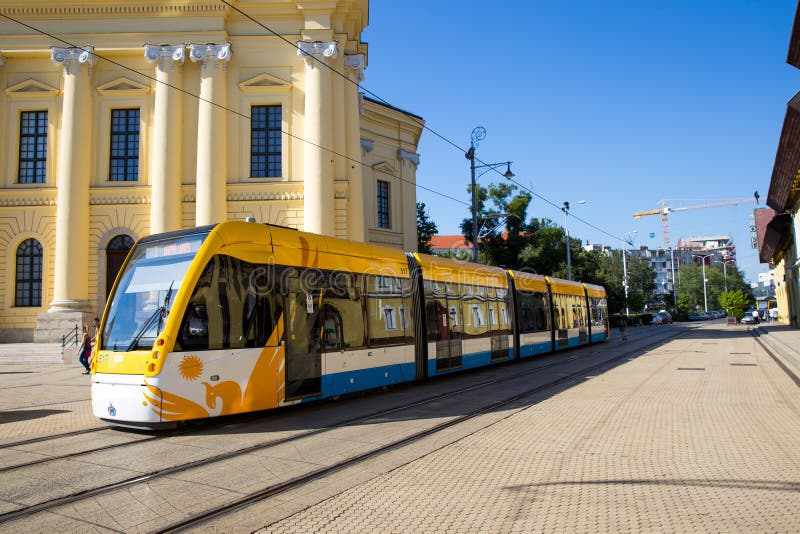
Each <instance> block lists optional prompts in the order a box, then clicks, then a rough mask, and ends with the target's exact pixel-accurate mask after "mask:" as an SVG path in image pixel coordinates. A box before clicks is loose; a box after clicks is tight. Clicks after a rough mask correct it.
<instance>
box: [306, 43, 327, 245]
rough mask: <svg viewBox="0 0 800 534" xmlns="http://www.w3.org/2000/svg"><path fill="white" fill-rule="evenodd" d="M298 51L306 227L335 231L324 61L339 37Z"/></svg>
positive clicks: (312, 44)
mask: <svg viewBox="0 0 800 534" xmlns="http://www.w3.org/2000/svg"><path fill="white" fill-rule="evenodd" d="M297 46H298V50H297V55H299V56H300V57H302V58H303V59H304V60H305V64H306V86H305V91H306V95H305V116H304V129H305V133H304V135H303V137H304V139H305V143H304V144H303V211H304V213H303V219H304V230H305V231H306V232H313V233H315V234H323V235H335V231H336V229H335V224H334V198H333V165H332V163H331V160H333V157H332V156H333V154H332V153H331V151H330V150H331V148H332V146H333V145H332V143H331V141H332V140H331V139H330V138H328V137H327V136H326V135H325V134H326V133H327V132H330V131H331V122H332V120H333V119H332V112H331V73H330V69H328V68H326V67H325V66H324V65H322V64H321V63H322V62H325V61H326V60H327V59H328V58H335V57H336V53H337V43H336V41H328V42H320V41H315V42H305V41H300V42H298V43H297Z"/></svg>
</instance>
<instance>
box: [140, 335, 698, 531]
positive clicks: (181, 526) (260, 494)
mask: <svg viewBox="0 0 800 534" xmlns="http://www.w3.org/2000/svg"><path fill="white" fill-rule="evenodd" d="M683 333H685V332H681V333H678V334H677V335H674V336H670V337H669V340H671V339H675V338H677V337H680V336H681V335H682V334H683ZM663 341H666V340H664V339H660V340H658V341H653V342H651V343H649V344H647V345H646V346H644V347H638V348H637V349H635V351H637V352H638V351H646V350H649V349H650V348H652V347H653V346H656V345H660V344H661V343H662V342H663ZM631 352H633V351H628V352H625V353H623V354H621V355H618V356H615V357H612V358H610V359H607V360H603V361H601V362H598V363H596V364H594V365H591V366H589V367H585V368H583V369H579V370H578V371H575V372H573V373H570V374H568V375H565V376H562V377H559V378H556V379H554V380H551V381H549V382H547V383H545V384H542V385H539V386H535V387H532V388H530V389H527V390H525V391H522V392H520V393H517V394H515V395H512V396H510V397H507V398H505V399H502V400H499V401H496V402H493V403H491V404H489V405H486V406H483V407H481V408H478V409H476V410H473V411H471V412H469V413H467V414H464V415H461V416H458V417H455V418H453V419H451V420H449V421H445V422H442V423H439V424H437V425H435V426H433V427H430V428H427V429H425V430H422V431H419V432H416V433H414V434H411V435H409V436H407V437H405V438H402V439H398V440H395V441H393V442H391V443H388V444H386V445H383V446H381V447H378V448H376V449H373V450H370V451H367V452H365V453H363V454H358V455H356V456H353V457H351V458H347V459H345V460H342V461H340V462H336V463H334V464H332V465H329V466H326V467H322V468H320V469H316V470H314V471H311V472H309V473H306V474H304V475H301V476H298V477H295V478H293V479H290V480H287V481H285V482H282V483H279V484H273V485H270V486H268V487H265V488H263V489H261V490H259V491H256V492H252V493H250V494H249V495H246V496H244V497H241V498H239V499H237V500H235V501H233V502H230V503H227V504H223V505H220V506H217V507H215V508H212V509H210V510H207V511H204V512H201V513H198V514H194V515H192V516H190V517H188V518H186V519H183V520H181V521H177V522H174V523H172V524H170V525H167V526H166V527H164V528H161V529H158V530H156V531H154V532H157V533H158V534H165V533H177V532H185V531H187V530H189V529H192V528H194V527H198V526H200V525H203V524H205V523H207V522H208V521H211V520H213V519H215V518H218V517H221V516H224V515H227V514H229V513H233V512H236V511H239V510H241V509H243V508H246V507H247V506H250V505H252V504H255V503H258V502H261V501H264V500H266V499H269V498H272V497H276V496H278V495H281V494H283V493H286V492H288V491H291V490H293V489H295V488H298V487H301V486H304V485H306V484H310V483H312V482H315V481H317V480H320V479H322V478H325V477H327V476H329V475H332V474H334V473H336V472H338V471H342V470H344V469H347V468H348V467H351V466H353V465H357V464H359V463H361V462H364V461H367V460H370V459H372V458H375V457H378V456H380V455H383V454H386V453H388V452H391V451H394V450H396V449H399V448H401V447H404V446H406V445H409V444H412V443H415V442H417V441H420V440H422V439H424V438H427V437H429V436H432V435H435V434H437V433H439V432H441V431H443V430H446V429H448V428H451V427H454V426H456V425H459V424H461V423H464V422H467V421H469V420H471V419H474V418H476V417H479V416H481V415H484V414H486V413H489V412H492V411H494V410H497V409H498V408H503V407H505V406H508V405H509V404H513V403H515V402H518V401H521V400H524V399H526V398H528V397H532V396H536V395H541V394H543V393H545V392H547V391H548V390H551V389H553V388H555V387H557V386H560V385H563V384H566V383H570V382H573V381H577V380H579V379H583V378H586V375H587V374H588V373H594V372H596V371H602V370H605V369H607V368H612V367H614V366H616V365H617V364H619V363H620V362H621V361H623V360H628V359H629V357H630V354H631ZM543 400H545V399H544V398H542V399H539V400H537V401H536V402H533V403H532V404H529V405H526V406H524V407H522V408H519V409H516V410H513V411H512V412H511V413H509V414H507V415H505V416H504V417H502V418H501V419H499V420H497V421H494V422H492V423H490V424H488V425H486V426H485V427H482V428H481V430H485V429H486V428H489V427H491V426H493V425H495V424H497V423H498V422H500V421H503V420H506V419H508V418H509V417H512V416H514V415H515V414H516V413H518V412H520V411H522V410H525V409H528V408H530V406H533V405H535V404H538V403H539V402H542V401H543ZM449 445H450V443H446V444H443V445H442V446H440V447H436V448H435V449H433V450H430V451H428V452H427V453H425V455H426V456H427V455H430V454H432V453H434V452H437V451H439V450H441V449H442V448H444V447H447V446H449Z"/></svg>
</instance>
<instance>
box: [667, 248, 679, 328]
mask: <svg viewBox="0 0 800 534" xmlns="http://www.w3.org/2000/svg"><path fill="white" fill-rule="evenodd" d="M669 263H670V267H672V300H673V301H674V305H675V316H676V317H677V316H678V286H677V283H678V281H677V280H676V279H675V249H674V248H672V247H669Z"/></svg>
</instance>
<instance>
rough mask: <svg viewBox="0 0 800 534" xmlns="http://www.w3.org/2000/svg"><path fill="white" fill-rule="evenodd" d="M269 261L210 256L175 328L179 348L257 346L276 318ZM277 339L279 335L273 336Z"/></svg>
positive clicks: (264, 337)
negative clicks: (266, 262) (267, 263)
mask: <svg viewBox="0 0 800 534" xmlns="http://www.w3.org/2000/svg"><path fill="white" fill-rule="evenodd" d="M270 278H271V276H270V271H269V268H268V267H267V266H260V265H255V264H251V263H248V262H245V261H241V260H239V259H236V258H233V257H231V256H225V255H217V256H214V257H213V258H212V259H211V260H210V261H209V263H208V265H206V268H205V269H204V270H203V273H202V274H201V275H200V278H199V279H198V281H197V284H196V285H195V288H194V292H193V293H192V296H191V298H190V300H189V304H188V305H187V306H186V311H185V313H184V316H183V321H182V323H181V329H180V332H179V333H178V339H177V347H176V348H177V349H178V350H217V349H241V348H246V347H261V346H264V345H265V344H266V342H267V341H268V340H269V339H270V336H272V334H273V331H274V329H275V324H276V315H278V314H279V312H280V311H279V310H278V309H277V307H276V305H275V304H276V299H275V294H274V292H273V291H269V290H265V288H268V287H269V286H268V283H269V279H270ZM276 341H277V340H276Z"/></svg>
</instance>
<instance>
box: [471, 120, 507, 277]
mask: <svg viewBox="0 0 800 534" xmlns="http://www.w3.org/2000/svg"><path fill="white" fill-rule="evenodd" d="M485 137H486V128H484V127H483V126H476V127H475V128H474V129H473V130H472V134H471V135H470V139H469V150H468V151H467V152H466V153H465V154H464V157H465V158H467V159H468V160H469V172H470V184H471V189H472V191H471V192H472V205H471V210H470V211H471V212H472V232H471V233H472V261H473V262H475V263H478V186H477V178H480V177H481V176H483V174H484V173H486V172H488V171H490V170H492V169H494V168H497V167H500V166H501V165H507V168H506V172H505V173H503V176H505V177H506V178H507V179H511V178H513V177H514V173H513V172H511V162H510V161H503V162H500V163H486V164H481V165H475V149H476V148H478V143H479V142H480V141H482V140H483V139H484V138H485ZM475 169H485V170H484V171H483V172H482V173H481V174H479V175H478V177H477V178H476V177H475Z"/></svg>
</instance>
